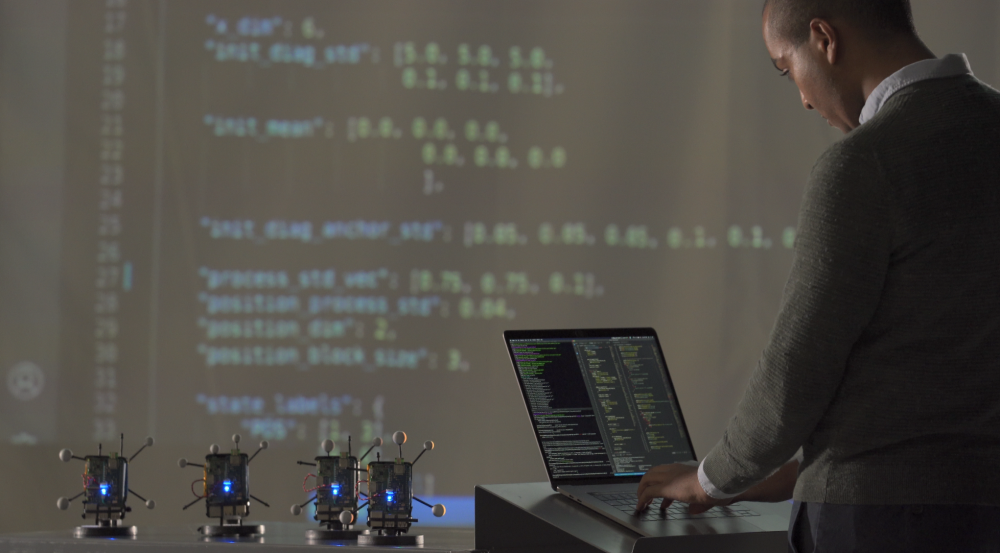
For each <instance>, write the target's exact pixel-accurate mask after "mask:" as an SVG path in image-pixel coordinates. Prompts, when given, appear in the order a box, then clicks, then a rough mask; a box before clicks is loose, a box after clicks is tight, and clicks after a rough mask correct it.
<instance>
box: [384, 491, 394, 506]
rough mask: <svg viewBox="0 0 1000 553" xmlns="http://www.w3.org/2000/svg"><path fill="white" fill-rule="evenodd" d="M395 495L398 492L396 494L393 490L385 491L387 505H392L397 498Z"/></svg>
mask: <svg viewBox="0 0 1000 553" xmlns="http://www.w3.org/2000/svg"><path fill="white" fill-rule="evenodd" d="M395 495H396V492H394V491H392V490H386V491H385V502H386V503H392V501H393V499H394V498H395Z"/></svg>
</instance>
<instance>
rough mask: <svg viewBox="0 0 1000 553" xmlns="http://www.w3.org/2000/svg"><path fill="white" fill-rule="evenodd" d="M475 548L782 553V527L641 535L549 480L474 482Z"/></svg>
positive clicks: (620, 552) (590, 552) (785, 547)
mask: <svg viewBox="0 0 1000 553" xmlns="http://www.w3.org/2000/svg"><path fill="white" fill-rule="evenodd" d="M476 549H483V550H489V551H493V552H495V553H503V552H504V551H515V550H516V551H519V552H522V553H533V552H543V551H545V552H553V553H562V552H564V551H565V552H570V551H574V552H575V551H579V552H586V553H602V552H603V553H629V552H631V553H652V552H654V551H656V552H662V551H670V552H671V553H689V552H690V553H694V552H703V551H718V552H723V553H725V552H730V551H732V552H742V553H786V552H787V550H788V537H787V533H786V532H782V531H772V532H756V533H739V534H718V535H691V536H667V537H643V536H641V535H639V534H638V533H636V532H633V531H631V530H629V529H628V528H625V527H624V526H621V525H619V524H616V523H615V522H613V521H612V520H610V519H608V518H605V517H603V516H601V515H599V514H598V513H595V512H593V511H591V510H590V509H587V508H585V507H583V506H581V505H577V504H576V503H575V502H574V501H572V500H571V499H569V498H567V497H564V496H562V495H560V494H559V493H557V492H554V491H552V487H551V486H550V485H549V483H547V482H537V483H527V484H495V485H487V486H476Z"/></svg>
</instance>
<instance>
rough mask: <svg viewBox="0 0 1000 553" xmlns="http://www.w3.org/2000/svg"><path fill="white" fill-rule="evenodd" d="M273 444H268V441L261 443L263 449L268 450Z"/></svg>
mask: <svg viewBox="0 0 1000 553" xmlns="http://www.w3.org/2000/svg"><path fill="white" fill-rule="evenodd" d="M270 445H271V444H269V443H267V440H264V441H262V442H260V448H261V449H267V448H268V447H269V446H270Z"/></svg>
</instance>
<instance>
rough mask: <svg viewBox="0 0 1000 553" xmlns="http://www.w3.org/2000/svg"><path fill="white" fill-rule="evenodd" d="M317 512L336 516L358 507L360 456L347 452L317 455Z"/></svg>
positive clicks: (322, 517)
mask: <svg viewBox="0 0 1000 553" xmlns="http://www.w3.org/2000/svg"><path fill="white" fill-rule="evenodd" d="M316 469H317V470H316V513H317V515H318V516H319V518H321V519H325V518H327V517H326V516H324V515H332V516H333V517H336V516H337V514H339V513H340V512H341V511H344V510H346V511H355V510H356V509H357V507H358V458H357V457H352V456H348V455H347V453H346V452H344V453H343V454H341V455H339V456H319V457H316Z"/></svg>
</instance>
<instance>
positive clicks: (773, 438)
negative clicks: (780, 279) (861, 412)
mask: <svg viewBox="0 0 1000 553" xmlns="http://www.w3.org/2000/svg"><path fill="white" fill-rule="evenodd" d="M847 142H849V139H845V140H844V141H841V142H840V143H838V144H836V145H834V146H833V147H831V148H830V149H829V150H828V151H827V152H826V153H825V154H824V155H823V156H822V157H821V158H820V159H819V161H818V162H817V163H816V166H815V167H814V168H813V171H812V173H811V175H810V178H809V183H808V186H807V188H806V193H805V197H804V199H803V204H802V209H801V212H800V214H799V229H798V236H797V237H796V242H795V251H794V258H793V262H792V270H791V274H790V275H789V278H788V282H787V284H786V285H785V290H784V294H783V297H782V304H781V309H780V311H779V314H778V318H777V321H776V323H775V326H774V329H773V330H772V332H771V336H770V338H769V341H768V344H767V346H766V347H765V349H764V352H763V354H762V356H761V359H760V361H759V362H758V364H757V367H756V368H755V369H754V371H753V373H752V374H751V376H750V381H749V383H748V385H747V389H746V391H745V393H744V395H743V398H742V399H741V401H740V403H739V405H738V406H737V409H736V413H735V414H734V416H733V417H732V419H731V420H730V421H729V424H728V426H727V428H726V430H725V432H724V434H723V436H722V439H721V440H720V441H719V442H718V444H716V446H715V447H714V448H713V449H712V450H711V451H710V452H709V454H708V455H707V456H706V457H705V460H704V465H703V466H704V472H705V475H706V476H707V477H708V478H709V480H710V481H711V482H712V483H713V484H714V485H715V487H716V488H717V489H718V490H721V491H722V492H723V493H725V494H734V493H738V492H742V491H743V490H746V489H748V488H750V487H751V486H753V485H754V484H756V483H757V482H759V481H761V480H763V479H765V478H766V477H767V476H768V475H769V474H771V473H772V472H773V471H774V470H775V469H777V468H778V467H780V466H781V465H782V464H783V463H785V462H786V461H788V459H790V458H791V457H792V456H793V455H794V454H795V453H796V450H797V449H798V448H799V447H800V446H801V445H802V444H803V443H804V442H805V441H806V439H807V438H808V437H809V435H810V434H811V433H812V432H813V430H814V429H815V428H816V426H817V423H818V422H819V421H820V419H821V417H822V416H823V414H824V412H825V411H826V409H827V407H828V406H829V405H830V402H831V401H832V400H833V398H834V395H835V394H836V392H837V388H838V386H839V384H840V382H841V379H842V377H843V374H844V370H845V366H846V364H847V360H848V356H849V355H850V353H851V350H852V348H853V346H854V344H855V342H856V341H857V340H858V338H859V336H860V335H861V333H862V331H863V330H864V328H865V327H866V326H867V324H868V322H869V321H870V320H871V318H872V315H873V314H874V312H875V310H876V308H877V306H878V303H879V299H880V297H881V292H882V286H883V283H884V281H885V276H886V272H887V268H888V264H889V256H890V251H891V244H892V217H891V212H890V211H891V207H892V202H891V198H890V196H891V191H890V190H889V187H888V185H887V183H886V182H885V180H884V178H883V176H882V173H881V171H880V168H879V166H878V163H877V161H876V160H875V158H874V157H873V156H872V155H871V154H869V153H867V152H864V151H860V150H859V149H858V148H851V147H850V145H849V144H846V145H845V143H847Z"/></svg>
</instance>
